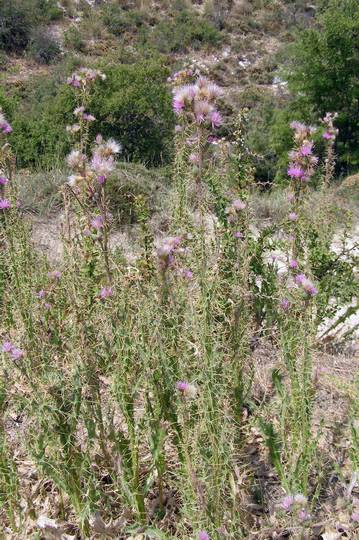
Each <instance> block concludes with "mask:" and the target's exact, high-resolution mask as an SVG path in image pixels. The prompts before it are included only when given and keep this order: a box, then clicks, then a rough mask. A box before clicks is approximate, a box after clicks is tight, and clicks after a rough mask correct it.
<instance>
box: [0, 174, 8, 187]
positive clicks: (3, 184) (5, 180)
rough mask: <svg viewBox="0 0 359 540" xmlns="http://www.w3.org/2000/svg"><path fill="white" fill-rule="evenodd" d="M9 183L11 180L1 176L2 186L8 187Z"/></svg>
mask: <svg viewBox="0 0 359 540" xmlns="http://www.w3.org/2000/svg"><path fill="white" fill-rule="evenodd" d="M8 181H9V180H8V179H7V178H5V176H0V186H6V184H7V183H8Z"/></svg>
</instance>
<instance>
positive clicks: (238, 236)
mask: <svg viewBox="0 0 359 540" xmlns="http://www.w3.org/2000/svg"><path fill="white" fill-rule="evenodd" d="M233 236H234V238H239V239H241V240H242V239H243V233H241V231H235V232H234V233H233Z"/></svg>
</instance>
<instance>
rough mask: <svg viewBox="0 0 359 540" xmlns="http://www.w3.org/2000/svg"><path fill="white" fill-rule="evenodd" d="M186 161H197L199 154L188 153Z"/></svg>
mask: <svg viewBox="0 0 359 540" xmlns="http://www.w3.org/2000/svg"><path fill="white" fill-rule="evenodd" d="M188 161H190V162H191V163H199V155H198V154H190V155H189V156H188Z"/></svg>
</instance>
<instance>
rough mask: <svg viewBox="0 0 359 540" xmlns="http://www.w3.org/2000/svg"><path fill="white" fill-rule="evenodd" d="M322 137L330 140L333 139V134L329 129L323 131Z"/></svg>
mask: <svg viewBox="0 0 359 540" xmlns="http://www.w3.org/2000/svg"><path fill="white" fill-rule="evenodd" d="M323 139H325V140H326V141H332V140H334V139H335V135H333V134H332V133H329V131H324V133H323Z"/></svg>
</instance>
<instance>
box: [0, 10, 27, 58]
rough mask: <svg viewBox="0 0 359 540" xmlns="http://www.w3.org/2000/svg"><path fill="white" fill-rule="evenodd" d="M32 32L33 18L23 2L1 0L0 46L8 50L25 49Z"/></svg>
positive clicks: (19, 50) (18, 50)
mask: <svg viewBox="0 0 359 540" xmlns="http://www.w3.org/2000/svg"><path fill="white" fill-rule="evenodd" d="M30 33H31V20H30V17H29V15H28V13H27V11H26V10H25V9H23V8H22V7H21V3H20V2H16V1H14V2H9V1H8V0H0V48H1V49H3V50H5V51H7V52H15V53H18V52H21V51H23V50H24V49H25V48H26V47H27V45H28V43H29V41H30Z"/></svg>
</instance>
